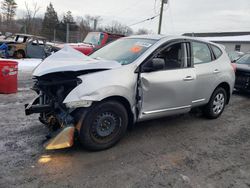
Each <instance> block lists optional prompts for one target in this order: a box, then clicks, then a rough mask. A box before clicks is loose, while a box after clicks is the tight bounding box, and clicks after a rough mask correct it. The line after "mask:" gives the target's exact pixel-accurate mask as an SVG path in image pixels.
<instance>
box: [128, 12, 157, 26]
mask: <svg viewBox="0 0 250 188" xmlns="http://www.w3.org/2000/svg"><path fill="white" fill-rule="evenodd" d="M159 15H160V14H158V15H155V16H153V17H150V18H147V19H144V20H142V21H139V22H136V23H133V24H131V25H128V27H131V26H134V25H138V24H140V23H143V22H146V21H150V20H153V19H155V18H156V17H158V16H159Z"/></svg>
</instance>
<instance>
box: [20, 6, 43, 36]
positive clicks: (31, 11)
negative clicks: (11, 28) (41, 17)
mask: <svg viewBox="0 0 250 188" xmlns="http://www.w3.org/2000/svg"><path fill="white" fill-rule="evenodd" d="M25 8H26V14H25V19H24V20H25V23H24V24H25V25H24V32H25V33H31V34H37V33H38V32H39V30H38V28H37V27H36V25H35V19H36V15H37V13H38V12H39V10H40V8H41V7H39V6H38V5H37V3H34V4H33V6H32V8H30V7H29V5H28V3H27V2H25Z"/></svg>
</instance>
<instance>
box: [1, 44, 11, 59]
mask: <svg viewBox="0 0 250 188" xmlns="http://www.w3.org/2000/svg"><path fill="white" fill-rule="evenodd" d="M0 51H2V52H4V54H3V55H4V57H5V58H8V57H9V54H8V45H7V44H5V43H3V44H2V45H0Z"/></svg>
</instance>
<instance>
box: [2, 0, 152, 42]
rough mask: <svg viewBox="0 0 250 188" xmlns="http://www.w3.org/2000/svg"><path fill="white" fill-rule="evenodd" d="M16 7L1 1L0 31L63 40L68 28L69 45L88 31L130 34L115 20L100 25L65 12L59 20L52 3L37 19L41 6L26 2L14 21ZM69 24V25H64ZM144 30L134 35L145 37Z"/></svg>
mask: <svg viewBox="0 0 250 188" xmlns="http://www.w3.org/2000/svg"><path fill="white" fill-rule="evenodd" d="M17 8H18V5H17V3H16V2H15V0H2V1H1V11H0V32H2V33H5V32H10V33H18V32H20V33H27V34H33V35H41V36H44V37H46V38H47V39H48V40H49V41H62V42H65V41H66V34H67V27H68V29H69V31H70V32H69V34H70V35H69V42H81V41H83V39H84V38H85V36H86V35H87V33H88V32H90V31H104V32H110V33H114V34H122V35H131V34H134V32H133V30H132V29H131V28H130V27H128V26H126V25H123V24H121V23H119V22H117V21H113V22H112V23H111V24H110V25H106V26H101V24H100V23H101V21H102V18H101V17H100V16H91V15H85V16H83V17H76V18H75V17H74V16H73V14H72V12H71V11H68V12H66V13H65V14H64V15H63V17H62V19H59V17H58V14H57V12H56V10H55V9H54V7H53V4H52V3H49V5H48V6H47V8H46V11H45V13H44V16H43V17H41V16H38V13H39V11H40V9H41V8H40V7H39V6H38V4H37V3H35V4H33V5H32V6H30V5H28V3H27V2H25V13H24V16H23V18H18V19H15V16H16V10H17ZM67 25H68V26H67ZM149 32H150V31H148V30H147V29H139V30H138V31H137V32H136V33H135V34H147V33H149Z"/></svg>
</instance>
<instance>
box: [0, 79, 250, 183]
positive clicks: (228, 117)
mask: <svg viewBox="0 0 250 188" xmlns="http://www.w3.org/2000/svg"><path fill="white" fill-rule="evenodd" d="M30 83H31V82H30V80H27V76H25V75H23V76H21V79H20V83H19V87H20V89H19V92H18V93H17V94H12V95H0V151H1V152H0V168H1V169H0V187H1V188H8V187H25V188H26V187H60V188H61V187H109V188H112V187H114V188H117V187H119V188H123V187H171V188H172V187H176V188H179V187H185V188H189V187H194V188H196V187H198V188H199V187H200V188H217V187H218V188H220V187H235V188H249V187H250V96H247V95H240V94H234V95H233V97H232V100H231V104H230V105H229V106H227V108H226V110H225V112H224V114H223V115H222V116H221V117H220V118H219V119H217V120H207V119H204V118H203V117H202V116H199V115H195V114H186V115H181V116H177V117H171V118H164V119H159V120H154V121H149V122H143V123H140V124H137V125H136V126H135V128H134V129H133V130H132V131H130V132H128V133H127V135H126V136H125V138H123V139H122V141H121V142H120V143H119V144H118V145H116V146H115V147H113V148H111V149H109V150H106V151H102V152H88V151H85V150H83V149H81V147H80V145H79V144H78V143H76V144H75V145H74V147H72V148H70V149H65V150H59V151H45V150H44V149H43V147H42V144H43V141H44V139H45V135H46V134H47V130H46V128H45V127H43V126H42V125H41V124H40V123H39V121H38V120H37V116H36V115H31V116H29V117H26V116H25V115H24V107H23V105H24V104H25V103H26V102H29V101H30V100H31V99H32V98H33V97H34V93H33V92H31V91H29V90H28V89H27V88H28V87H29V85H30Z"/></svg>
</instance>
